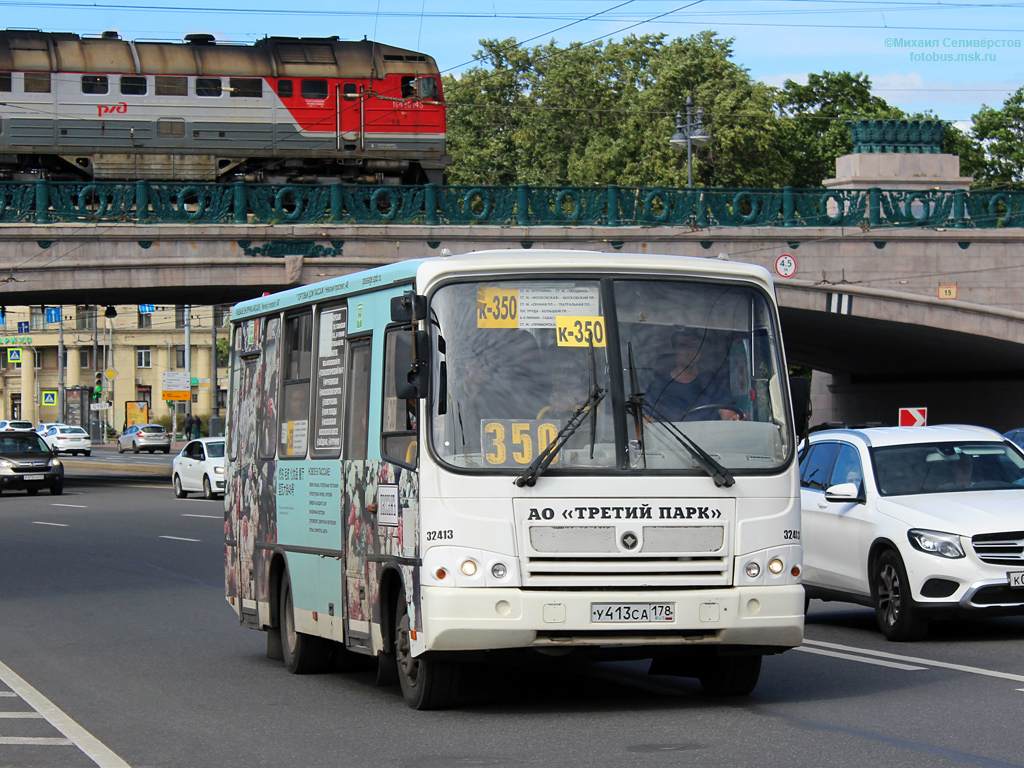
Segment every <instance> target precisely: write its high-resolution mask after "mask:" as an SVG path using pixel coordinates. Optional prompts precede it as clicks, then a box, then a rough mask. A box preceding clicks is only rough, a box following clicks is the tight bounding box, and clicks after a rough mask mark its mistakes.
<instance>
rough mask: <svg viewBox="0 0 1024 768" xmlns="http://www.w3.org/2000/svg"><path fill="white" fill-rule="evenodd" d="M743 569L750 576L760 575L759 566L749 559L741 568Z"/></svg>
mask: <svg viewBox="0 0 1024 768" xmlns="http://www.w3.org/2000/svg"><path fill="white" fill-rule="evenodd" d="M743 571H744V572H745V573H746V574H747V576H749V577H750V578H752V579H756V578H757V577H758V576H760V575H761V566H760V565H758V564H757V563H755V562H753V561H751V562H749V563H747V566H746V567H745V568H744V569H743Z"/></svg>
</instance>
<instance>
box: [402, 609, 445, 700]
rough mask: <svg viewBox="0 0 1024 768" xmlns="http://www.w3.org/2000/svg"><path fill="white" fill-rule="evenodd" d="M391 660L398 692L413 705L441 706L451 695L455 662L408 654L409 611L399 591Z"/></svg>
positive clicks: (409, 649) (410, 649)
mask: <svg viewBox="0 0 1024 768" xmlns="http://www.w3.org/2000/svg"><path fill="white" fill-rule="evenodd" d="M395 661H396V663H397V666H398V683H399V685H401V686H402V695H403V696H404V697H405V703H406V704H408V705H409V706H410V707H412V708H413V709H421V710H422V709H444V708H445V707H447V706H448V705H449V704H450V703H451V702H452V701H453V700H454V699H455V695H456V693H457V689H458V678H459V665H458V664H456V663H454V662H451V661H438V660H437V659H428V658H423V657H422V656H420V657H418V658H415V657H413V655H412V646H411V643H410V623H409V611H408V608H407V607H406V604H405V597H404V595H399V597H398V607H397V608H396V610H395Z"/></svg>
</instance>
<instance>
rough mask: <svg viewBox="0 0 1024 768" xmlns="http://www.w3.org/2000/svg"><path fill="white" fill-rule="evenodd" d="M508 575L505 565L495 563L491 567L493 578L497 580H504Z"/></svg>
mask: <svg viewBox="0 0 1024 768" xmlns="http://www.w3.org/2000/svg"><path fill="white" fill-rule="evenodd" d="M506 574H508V568H506V567H505V564H504V563H495V564H494V565H492V566H491V576H493V577H494V578H496V579H504V578H505V576H506Z"/></svg>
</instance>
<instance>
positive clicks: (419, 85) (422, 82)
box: [416, 77, 437, 99]
mask: <svg viewBox="0 0 1024 768" xmlns="http://www.w3.org/2000/svg"><path fill="white" fill-rule="evenodd" d="M416 95H417V96H419V97H420V98H421V99H436V98H437V80H435V79H434V78H432V77H417V78H416Z"/></svg>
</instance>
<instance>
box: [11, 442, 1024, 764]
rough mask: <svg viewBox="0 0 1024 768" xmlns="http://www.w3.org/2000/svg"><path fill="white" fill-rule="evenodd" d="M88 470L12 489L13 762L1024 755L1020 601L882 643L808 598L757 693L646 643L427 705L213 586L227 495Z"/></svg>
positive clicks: (777, 760)
mask: <svg viewBox="0 0 1024 768" xmlns="http://www.w3.org/2000/svg"><path fill="white" fill-rule="evenodd" d="M90 458H95V454H94V456H93V457H90ZM135 458H138V457H135ZM147 458H148V457H147ZM69 466H70V465H69ZM75 474H76V473H75V472H72V471H69V481H68V487H67V491H66V492H65V494H64V495H62V496H49V495H46V494H40V495H38V496H34V497H29V496H27V495H24V494H16V493H9V494H3V495H2V496H0V536H2V538H0V541H2V546H3V549H2V554H0V767H3V768H29V767H31V768H51V767H52V768H77V767H78V766H94V765H100V766H104V768H108V767H109V768H116V767H119V766H125V765H128V766H133V768H145V767H147V766H161V767H164V766H167V767H171V766H174V767H176V768H177V767H178V766H180V767H181V768H206V767H207V766H210V767H211V768H212V767H214V766H217V767H218V768H219V767H221V766H245V767H248V766H302V767H303V768H305V767H306V766H311V767H318V766H325V767H327V766H341V767H343V768H348V767H349V766H353V767H357V766H382V767H387V766H396V767H398V768H414V767H415V768H442V767H444V768H460V767H462V766H497V767H499V768H528V767H529V768H561V767H563V766H580V767H581V768H582V767H584V766H585V767H588V768H589V767H595V768H621V767H623V766H629V768H646V767H647V766H652V767H657V768H662V767H665V768H669V767H675V766H691V765H693V766H697V765H699V766H702V767H706V768H717V767H719V766H721V767H722V768H725V767H726V766H728V767H730V768H732V767H733V766H756V767H757V768H774V767H775V766H778V767H779V768H793V767H794V766H815V767H818V766H820V767H822V768H829V767H831V766H835V767H837V768H847V767H850V768H852V767H853V766H856V767H857V768H863V767H864V766H875V765H878V766H887V767H897V766H914V767H917V766H928V767H929V768H931V767H932V766H935V767H936V768H943V767H945V766H950V767H952V766H985V767H986V768H1003V767H1004V766H1020V765H1022V764H1024V740H1022V739H1021V737H1020V729H1019V727H1018V723H1019V720H1020V712H1021V708H1022V704H1024V644H1022V643H1021V638H1022V637H1024V619H993V620H983V621H977V622H957V623H953V624H946V625H939V626H938V627H937V628H936V630H935V631H934V632H933V634H932V635H931V636H930V637H929V639H928V640H927V641H925V642H922V643H915V644H893V643H887V642H886V641H885V640H883V639H882V638H881V636H880V635H879V634H878V633H877V632H876V631H875V630H874V628H873V619H872V614H871V612H870V611H868V610H865V609H862V608H856V607H848V606H835V605H832V604H825V603H819V602H815V603H813V604H812V608H811V614H810V616H809V617H808V625H807V644H806V645H805V646H804V648H803V649H800V650H797V651H791V652H789V653H786V654H783V655H782V656H778V657H772V658H769V659H766V661H765V665H764V671H763V673H762V676H761V682H760V684H759V686H758V688H757V689H756V690H755V692H754V694H753V695H752V696H750V697H748V698H744V699H734V700H711V699H708V698H705V697H704V696H703V695H702V694H701V693H700V689H699V686H698V684H697V683H696V681H689V680H678V679H674V678H667V677H649V676H647V675H646V667H645V665H643V664H638V663H628V664H627V663H618V664H599V665H580V666H570V665H555V666H550V665H549V666H545V667H527V668H514V669H509V668H505V669H492V668H486V667H483V668H476V669H474V670H473V671H472V673H471V674H470V675H469V683H470V685H469V689H470V690H469V692H468V694H467V696H466V698H465V700H464V701H463V703H462V704H461V705H459V706H458V707H456V708H454V709H452V710H449V711H444V712H415V711H412V710H410V709H408V708H407V707H406V706H405V704H404V702H403V700H402V698H401V695H400V694H399V693H398V691H397V690H396V689H393V688H377V687H375V686H374V675H373V674H372V672H371V671H369V670H367V671H360V672H355V673H346V674H341V673H333V674H325V675H317V676H307V677H300V676H294V675H289V674H288V673H287V672H286V671H285V669H284V667H283V665H282V664H281V663H280V662H276V661H270V660H268V659H267V658H266V656H265V653H264V650H265V645H264V636H263V635H262V634H261V633H257V632H253V631H251V630H246V629H243V628H241V627H239V626H238V625H237V623H236V619H235V616H234V613H233V612H232V610H231V608H230V606H228V604H227V603H226V602H225V600H224V597H223V588H222V551H223V547H222V543H221V541H222V530H223V523H222V510H221V503H220V502H207V501H203V500H202V499H193V498H189V499H186V500H176V499H174V497H173V494H172V492H171V489H170V486H169V483H168V482H167V481H165V480H164V479H163V478H162V477H153V478H149V477H147V476H144V475H143V476H137V477H136V479H135V480H134V481H124V480H120V481H118V482H110V481H108V482H98V481H97V479H96V478H97V477H98V476H99V477H100V478H101V479H102V476H101V475H97V473H86V474H87V475H88V477H83V479H81V480H77V479H75Z"/></svg>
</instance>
